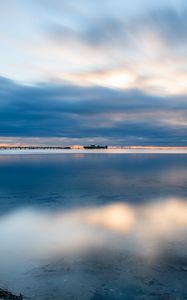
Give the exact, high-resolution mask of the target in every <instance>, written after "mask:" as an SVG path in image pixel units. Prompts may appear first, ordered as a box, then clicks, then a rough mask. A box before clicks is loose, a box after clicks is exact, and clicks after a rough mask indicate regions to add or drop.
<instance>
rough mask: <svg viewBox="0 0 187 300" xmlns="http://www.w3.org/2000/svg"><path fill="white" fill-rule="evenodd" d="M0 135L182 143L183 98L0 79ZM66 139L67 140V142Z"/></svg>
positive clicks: (186, 105)
mask: <svg viewBox="0 0 187 300" xmlns="http://www.w3.org/2000/svg"><path fill="white" fill-rule="evenodd" d="M0 87H1V91H0V99H1V100H0V108H1V109H0V128H1V133H0V135H1V137H3V136H4V137H12V138H13V137H14V138H16V137H18V138H19V137H20V138H21V137H23V138H26V137H27V138H28V137H30V138H51V137H52V138H62V139H68V140H69V142H70V143H72V142H73V140H75V139H82V140H83V141H84V142H85V141H87V142H88V143H89V141H91V140H93V139H94V140H95V141H97V140H98V141H102V140H103V141H105V142H107V141H108V142H109V143H111V144H113V143H115V144H118V143H119V142H120V143H121V142H123V143H125V144H126V143H127V144H128V143H135V144H137V143H139V142H140V140H141V139H142V140H144V139H145V141H144V142H145V143H146V144H147V143H148V144H157V143H158V144H159V143H160V144H162V143H165V144H167V143H169V144H170V143H171V144H185V143H186V126H187V120H186V110H187V102H186V97H184V96H183V97H159V96H154V95H149V94H145V93H143V92H142V91H140V90H133V89H132V90H128V91H122V90H119V89H109V88H101V87H78V86H73V85H64V84H62V83H61V84H60V83H59V84H54V83H48V84H46V83H40V84H38V85H35V86H28V85H21V84H18V83H16V82H14V81H11V80H9V79H5V78H1V79H0ZM71 139H72V141H71Z"/></svg>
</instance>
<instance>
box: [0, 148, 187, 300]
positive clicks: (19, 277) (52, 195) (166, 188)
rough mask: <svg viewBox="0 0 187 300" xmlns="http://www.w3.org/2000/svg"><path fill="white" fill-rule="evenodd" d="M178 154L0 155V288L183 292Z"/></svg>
mask: <svg viewBox="0 0 187 300" xmlns="http://www.w3.org/2000/svg"><path fill="white" fill-rule="evenodd" d="M186 199H187V155H186V154H180V155H177V154H83V153H79V154H50V155H47V154H46V155H44V154H37V155H12V156H11V155H10V156H8V155H6V156H0V204H1V205H0V245H1V252H0V265H1V268H0V287H3V288H8V289H10V290H11V291H13V292H14V293H18V294H19V293H20V292H22V293H23V294H24V295H25V296H28V297H31V299H83V300H84V299H85V300H87V299H92V300H99V299H109V300H110V299H187V288H186V280H187V255H186V253H187V251H186V250H187V238H186V237H187V234H186V233H187V200H186Z"/></svg>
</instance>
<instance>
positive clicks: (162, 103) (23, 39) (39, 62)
mask: <svg viewBox="0 0 187 300" xmlns="http://www.w3.org/2000/svg"><path fill="white" fill-rule="evenodd" d="M92 143H95V144H109V145H166V146H168V145H187V2H186V0H157V1H154V0H126V1H124V0H116V1H112V0H32V1H24V0H0V144H33V145H72V144H92Z"/></svg>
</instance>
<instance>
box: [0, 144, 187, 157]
mask: <svg viewBox="0 0 187 300" xmlns="http://www.w3.org/2000/svg"><path fill="white" fill-rule="evenodd" d="M88 153H89V154H141V153H142V154H144V153H147V154H149V153H150V154H159V153H160V154H172V153H173V154H187V147H184V146H181V147H176V146H175V147H168V146H167V147H164V146H162V147H157V146H130V147H125V146H124V147H108V148H107V149H103V148H98V149H84V148H65V147H0V155H15V154H88Z"/></svg>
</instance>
